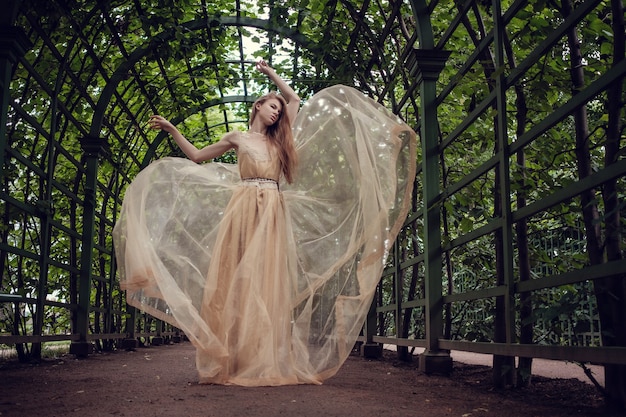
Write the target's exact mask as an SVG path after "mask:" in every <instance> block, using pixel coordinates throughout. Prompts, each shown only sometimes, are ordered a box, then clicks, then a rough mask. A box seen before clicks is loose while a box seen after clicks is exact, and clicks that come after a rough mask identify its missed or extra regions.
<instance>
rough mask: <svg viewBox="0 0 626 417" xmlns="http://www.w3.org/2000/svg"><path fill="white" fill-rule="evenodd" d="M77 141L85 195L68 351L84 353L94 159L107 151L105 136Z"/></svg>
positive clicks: (95, 176)
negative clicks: (73, 334) (72, 337)
mask: <svg viewBox="0 0 626 417" xmlns="http://www.w3.org/2000/svg"><path fill="white" fill-rule="evenodd" d="M80 145H81V147H82V149H83V153H84V159H85V171H86V172H85V188H84V193H85V196H84V197H85V199H84V203H83V234H82V248H81V249H82V252H81V257H80V277H79V283H78V309H77V311H76V329H74V331H75V332H77V333H78V334H79V336H80V338H79V340H78V341H76V342H73V343H72V344H71V345H70V353H72V354H74V355H76V356H79V357H85V356H87V355H88V354H89V353H90V352H91V350H92V348H93V347H92V345H91V343H89V342H88V341H87V334H88V332H89V312H90V305H91V276H92V262H93V249H94V246H95V245H94V230H95V215H96V210H95V207H96V192H97V186H98V159H99V158H100V157H101V156H104V155H106V154H107V153H108V143H107V141H106V139H103V138H97V137H90V136H87V137H85V138H82V139H81V141H80Z"/></svg>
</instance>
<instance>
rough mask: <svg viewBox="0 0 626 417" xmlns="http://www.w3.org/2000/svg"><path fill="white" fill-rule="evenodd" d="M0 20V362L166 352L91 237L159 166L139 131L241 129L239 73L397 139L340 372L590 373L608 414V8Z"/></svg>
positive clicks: (306, 5)
mask: <svg viewBox="0 0 626 417" xmlns="http://www.w3.org/2000/svg"><path fill="white" fill-rule="evenodd" d="M3 6H4V9H5V11H4V13H3V14H2V15H1V16H0V86H1V89H2V96H1V100H2V112H0V116H1V117H2V120H1V123H0V156H1V157H2V161H1V163H0V167H1V169H2V171H1V173H2V174H1V181H2V188H1V190H0V215H1V216H2V218H3V226H2V228H1V229H0V253H1V256H0V270H1V272H2V280H1V283H0V318H1V322H0V344H3V345H6V346H12V347H15V350H16V351H17V353H18V355H19V357H20V358H21V359H24V360H25V359H29V358H33V357H34V358H37V357H40V356H41V354H42V346H44V345H45V344H48V343H53V342H59V341H63V342H66V343H71V349H72V352H74V353H76V354H77V355H87V354H88V353H89V351H90V349H91V348H92V347H93V345H94V344H95V347H96V348H97V349H103V350H106V349H114V348H118V347H121V346H123V345H124V343H128V342H129V339H130V340H135V339H136V338H139V337H144V338H149V337H153V336H155V339H154V340H155V341H156V340H160V339H161V338H162V337H172V335H175V334H176V329H171V328H169V327H166V326H164V325H163V324H162V323H160V322H158V321H156V320H153V319H151V318H150V317H147V316H145V315H141V314H140V313H139V312H136V311H134V310H133V309H132V308H129V307H128V306H127V305H126V302H125V298H124V293H123V292H122V291H120V289H119V283H118V280H117V275H116V263H115V257H114V251H113V242H112V238H111V231H112V228H113V226H114V224H115V222H116V219H117V216H118V213H119V209H120V205H121V201H122V199H123V196H124V190H125V188H126V187H127V185H128V184H129V183H130V181H132V179H133V178H134V177H135V176H136V175H137V173H138V172H139V171H140V170H141V169H142V168H144V167H145V166H147V165H148V164H149V163H150V162H151V161H154V160H155V159H157V158H160V157H164V156H171V155H179V154H180V152H179V150H178V147H177V146H176V145H175V143H174V142H173V141H172V140H171V139H170V138H169V137H168V136H167V135H164V134H162V133H154V132H153V131H149V130H148V129H147V128H146V122H147V119H148V117H149V116H150V115H151V114H154V113H160V114H163V115H166V116H167V117H170V118H171V119H172V121H173V122H174V123H175V124H178V125H179V126H180V128H181V129H182V130H184V132H185V133H186V135H187V137H189V138H190V139H191V140H192V141H193V142H194V143H195V144H196V145H199V146H201V145H204V144H208V143H211V142H213V141H215V140H217V138H219V137H220V136H221V135H222V134H224V133H225V132H227V131H231V130H233V129H244V128H245V127H246V126H247V112H248V109H249V105H250V102H251V101H253V99H254V97H255V96H256V95H257V94H259V93H261V92H263V91H265V90H266V89H267V88H268V86H269V85H268V83H267V80H266V79H265V77H263V76H261V75H260V74H259V73H258V72H255V70H254V68H253V63H254V62H255V61H256V60H257V59H258V58H261V57H262V58H265V59H266V60H268V62H269V63H270V64H271V65H272V66H273V67H275V68H276V70H277V71H278V72H279V73H280V74H281V75H282V76H283V77H284V78H286V79H288V80H289V81H290V83H292V85H293V86H294V88H295V90H296V91H297V92H298V94H299V95H300V96H301V97H302V98H303V100H306V99H307V98H308V97H310V96H311V95H312V94H314V93H315V92H317V91H319V90H320V89H322V88H324V87H326V86H331V85H334V84H345V85H350V86H354V87H356V88H357V89H359V90H361V91H362V92H363V93H365V94H367V95H368V96H371V97H372V98H374V99H376V100H378V101H379V102H381V103H383V104H384V105H385V106H386V107H388V108H389V109H391V110H392V111H393V112H394V113H396V114H398V115H399V116H400V117H402V118H403V119H404V120H405V121H406V122H407V123H408V124H409V125H411V126H412V127H413V128H414V129H415V130H416V132H418V133H419V137H420V148H419V150H418V154H417V155H416V156H415V157H416V158H417V162H418V167H419V169H418V174H417V177H416V179H415V192H414V196H413V198H414V201H413V209H412V210H411V214H410V215H409V217H408V218H407V220H406V224H405V227H404V229H403V231H402V232H401V234H400V236H399V238H398V240H397V241H396V242H395V245H394V250H393V252H392V253H390V256H389V259H388V264H387V266H388V268H387V269H386V271H385V275H384V276H383V277H382V278H381V281H380V285H379V291H378V292H377V295H376V299H375V302H374V303H373V305H372V309H371V313H370V315H369V317H368V320H367V322H366V323H365V326H364V329H363V337H362V343H363V346H362V347H363V352H364V353H366V354H376V352H378V349H379V348H380V346H381V344H383V343H390V344H395V345H397V346H398V355H399V356H400V357H403V358H408V357H409V355H408V354H409V350H410V349H411V348H413V347H420V348H424V349H425V350H424V353H422V354H421V355H420V366H421V367H422V369H424V370H425V371H426V372H436V371H442V370H443V371H445V370H446V369H448V367H449V366H450V364H451V359H450V356H449V350H450V349H457V350H466V351H474V352H482V353H489V354H492V355H493V357H494V360H493V366H494V369H495V372H494V384H495V385H496V386H504V385H518V386H523V385H525V384H528V383H530V375H531V374H532V366H531V365H532V358H537V357H543V358H554V359H561V360H570V361H577V362H581V363H587V362H595V363H600V364H603V365H604V366H605V372H606V375H605V381H606V387H605V393H606V395H607V398H608V399H609V401H610V402H611V403H613V404H615V405H617V406H618V407H624V406H625V405H626V307H625V306H626V279H625V278H626V277H625V274H626V260H624V237H623V236H624V227H625V220H624V218H625V216H624V215H625V214H626V208H625V205H624V198H625V190H624V185H625V175H624V174H625V173H626V159H625V153H624V149H623V140H624V137H625V133H624V124H623V120H624V119H625V116H626V114H625V107H626V106H625V104H624V103H625V100H624V98H625V94H624V76H625V74H626V59H625V58H624V50H625V46H624V33H625V29H624V10H623V3H622V1H621V0H547V1H544V0H491V1H478V0H467V1H460V0H459V1H449V0H448V1H444V0H432V1H427V0H394V1H389V2H383V1H371V0H363V1H356V0H284V1H274V0H269V1H266V0H263V1H248V0H237V1H224V0H211V1H209V0H181V1H178V0H177V1H174V0H135V1H121V0H92V1H76V0H45V1H44V0H8V1H5V2H4V3H3ZM233 158H234V155H226V156H225V157H224V158H223V160H225V161H227V162H229V161H232V160H233ZM321 256H323V254H321ZM516 357H518V358H519V359H520V360H519V362H518V363H516V362H515V358H516Z"/></svg>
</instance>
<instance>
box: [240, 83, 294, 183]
mask: <svg viewBox="0 0 626 417" xmlns="http://www.w3.org/2000/svg"><path fill="white" fill-rule="evenodd" d="M271 99H276V100H278V101H279V102H280V104H281V105H282V109H281V112H280V114H279V116H278V120H276V122H274V124H273V125H271V126H268V127H267V131H266V136H267V138H268V139H269V141H270V142H271V143H272V144H273V145H274V146H275V147H276V148H277V149H278V159H279V160H280V168H281V171H282V173H283V175H284V176H285V179H286V180H287V182H288V183H292V182H293V177H294V174H295V171H296V166H297V165H298V153H297V152H296V146H295V144H294V142H293V132H292V131H291V120H289V117H288V116H287V114H286V113H285V108H286V107H287V100H285V98H284V97H283V96H281V95H279V94H276V93H275V92H270V93H268V94H265V95H264V96H261V97H259V98H258V99H257V100H256V101H255V102H254V104H253V105H252V111H251V113H250V125H252V122H253V121H254V119H255V118H256V105H257V104H263V103H265V102H266V101H267V100H271Z"/></svg>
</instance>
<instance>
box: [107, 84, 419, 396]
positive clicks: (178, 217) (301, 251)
mask: <svg viewBox="0 0 626 417" xmlns="http://www.w3.org/2000/svg"><path fill="white" fill-rule="evenodd" d="M241 134H242V135H245V137H244V138H243V139H244V140H243V141H242V142H243V143H244V145H242V146H240V147H239V149H238V151H237V157H238V163H237V165H230V164H221V163H209V164H195V163H193V162H191V161H189V160H187V159H183V158H164V159H160V160H158V161H156V162H154V163H152V164H151V165H149V166H148V167H147V168H146V169H144V170H143V171H142V172H140V173H139V175H138V176H137V177H136V178H135V179H134V180H133V182H132V183H131V184H130V186H129V187H128V189H127V191H126V194H125V197H124V203H123V207H122V212H121V216H120V219H119V221H118V222H117V224H116V226H115V229H114V232H113V235H114V242H115V250H116V256H117V261H118V265H119V274H120V279H121V287H122V288H123V289H125V290H126V291H127V300H128V303H129V304H130V305H133V306H135V307H137V308H139V309H142V310H144V311H146V312H147V313H150V314H152V315H153V316H155V317H157V318H159V319H161V320H164V321H166V322H168V323H171V324H173V325H174V326H176V327H178V328H180V329H181V330H183V331H184V333H185V335H186V336H187V337H188V338H189V339H190V340H191V342H192V343H193V345H194V346H195V348H196V364H197V369H198V373H199V380H200V383H215V384H233V385H243V386H263V385H286V384H320V383H322V381H324V380H325V379H327V378H329V377H331V376H333V375H334V374H335V373H336V372H337V370H338V369H339V367H340V366H341V365H342V363H343V362H344V361H345V360H346V358H347V357H348V355H349V354H350V352H351V350H352V348H353V347H354V344H355V342H356V339H357V337H358V335H359V333H360V331H361V328H362V325H363V322H364V319H365V316H366V314H367V311H368V309H369V306H370V304H371V302H372V299H373V296H374V292H375V290H376V285H377V283H378V281H379V279H380V276H381V273H382V270H383V267H384V263H385V258H386V255H387V254H388V251H389V250H390V248H391V246H392V244H393V241H394V239H395V237H396V236H397V233H398V232H399V230H400V227H401V226H402V223H403V221H404V219H405V218H406V215H407V213H408V210H409V205H410V202H411V193H412V188H413V181H414V178H415V160H416V150H415V146H416V136H415V133H414V132H413V131H412V130H411V129H410V128H409V127H408V126H407V125H406V124H404V123H402V122H401V121H400V120H399V119H398V118H397V117H396V116H394V115H393V114H391V113H390V112H388V111H387V110H386V109H384V108H383V107H382V106H381V105H379V104H377V103H376V102H374V101H373V100H371V99H369V98H367V97H366V96H364V95H363V94H362V93H360V92H358V91H357V90H355V89H353V88H350V87H346V86H341V85H339V86H334V87H330V88H327V89H324V90H322V91H320V92H319V93H317V94H316V95H315V96H313V97H312V98H311V99H310V100H309V101H308V102H307V103H306V104H305V105H304V106H303V108H302V109H301V111H300V113H299V114H298V117H297V119H296V122H295V125H294V138H295V141H296V147H297V150H298V154H299V158H300V162H299V168H298V171H297V174H296V179H295V182H294V184H286V183H285V184H283V183H282V182H280V181H281V178H280V165H279V162H278V160H277V157H276V154H275V151H274V150H273V148H272V147H271V146H267V144H266V143H264V142H261V141H259V140H252V137H251V136H247V135H248V134H247V133H241Z"/></svg>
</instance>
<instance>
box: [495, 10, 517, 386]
mask: <svg viewBox="0 0 626 417" xmlns="http://www.w3.org/2000/svg"><path fill="white" fill-rule="evenodd" d="M492 7H493V16H494V53H495V65H496V74H497V75H496V79H495V81H496V87H495V88H496V108H497V110H498V112H497V115H496V126H497V129H496V138H495V139H496V141H497V144H498V155H497V156H498V167H497V172H496V175H497V176H498V178H499V184H498V186H499V194H500V207H501V217H502V229H501V237H502V247H501V248H500V251H501V257H502V258H501V259H502V269H501V274H502V276H501V277H499V282H498V284H501V285H504V287H505V293H504V295H503V296H502V299H500V300H496V304H497V306H496V314H500V315H501V317H496V320H497V323H496V327H497V326H498V322H502V324H503V326H504V329H503V330H504V331H503V332H501V331H500V330H499V329H498V328H496V335H495V337H494V339H496V340H495V342H500V343H501V342H505V343H506V344H511V343H513V341H514V338H515V288H514V286H515V282H514V277H513V239H514V236H513V224H512V220H511V178H510V160H509V135H508V128H507V115H506V79H505V77H506V74H505V71H503V70H502V69H503V68H504V67H505V63H504V41H505V39H504V29H505V28H504V22H503V21H502V9H501V4H500V0H493V1H492ZM501 333H503V334H501ZM502 339H504V340H502ZM493 367H494V376H495V380H496V381H495V382H496V385H497V386H499V385H511V384H513V383H514V381H515V361H514V358H513V357H505V356H500V355H494V357H493ZM505 374H506V375H505ZM498 381H499V382H498Z"/></svg>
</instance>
